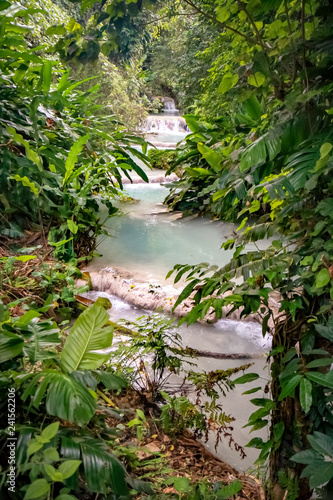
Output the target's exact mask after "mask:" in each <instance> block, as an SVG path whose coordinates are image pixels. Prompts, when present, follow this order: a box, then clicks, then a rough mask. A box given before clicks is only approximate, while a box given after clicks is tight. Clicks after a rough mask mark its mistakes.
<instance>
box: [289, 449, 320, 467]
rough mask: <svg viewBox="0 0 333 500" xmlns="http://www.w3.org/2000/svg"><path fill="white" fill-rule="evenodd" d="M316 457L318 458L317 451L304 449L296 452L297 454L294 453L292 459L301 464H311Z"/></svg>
mask: <svg viewBox="0 0 333 500" xmlns="http://www.w3.org/2000/svg"><path fill="white" fill-rule="evenodd" d="M316 458H318V455H317V453H316V452H315V451H313V450H304V451H301V452H299V453H296V455H293V456H292V457H291V459H290V460H293V461H294V462H297V463H300V464H310V463H311V462H313V461H314V460H315V459H316Z"/></svg>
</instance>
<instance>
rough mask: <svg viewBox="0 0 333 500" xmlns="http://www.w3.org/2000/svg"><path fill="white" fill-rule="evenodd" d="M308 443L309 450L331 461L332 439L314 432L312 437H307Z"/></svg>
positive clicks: (332, 457) (332, 455)
mask: <svg viewBox="0 0 333 500" xmlns="http://www.w3.org/2000/svg"><path fill="white" fill-rule="evenodd" d="M308 441H309V443H310V445H311V448H313V449H314V450H315V451H317V452H318V453H321V454H322V455H323V456H324V457H326V456H327V457H331V459H332V460H333V439H332V438H331V437H330V436H328V435H327V434H324V433H322V432H317V431H315V432H314V433H313V435H312V436H308Z"/></svg>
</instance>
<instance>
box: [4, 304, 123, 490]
mask: <svg viewBox="0 0 333 500" xmlns="http://www.w3.org/2000/svg"><path fill="white" fill-rule="evenodd" d="M1 311H2V317H1V336H2V342H1V346H2V347H1V369H2V371H3V372H2V386H3V388H4V389H5V392H6V393H7V387H8V388H11V390H13V388H15V390H16V411H17V419H18V422H19V419H20V417H23V414H24V413H26V412H27V413H26V414H28V415H30V417H29V418H30V419H33V420H37V421H38V418H40V415H44V417H45V418H49V417H50V415H52V416H55V417H58V418H59V419H62V420H63V421H67V422H71V426H72V428H70V429H68V428H66V427H64V428H63V429H61V428H59V422H54V423H52V424H51V425H49V426H47V427H46V428H44V429H43V430H42V432H41V433H40V434H38V433H35V434H34V437H33V438H32V433H33V428H32V427H31V426H27V427H25V426H22V425H19V424H18V428H19V430H20V431H21V433H20V436H19V440H18V450H17V452H18V471H19V478H18V480H19V481H20V482H22V481H23V484H25V485H26V487H25V488H24V490H25V491H26V493H25V495H26V496H25V497H24V498H34V497H33V496H32V495H34V494H35V493H34V492H35V491H37V488H40V496H41V495H44V496H45V497H46V496H47V495H48V494H49V492H50V491H53V483H54V482H57V483H59V482H60V483H61V482H63V483H65V484H66V485H68V486H70V488H72V489H73V490H75V489H76V487H77V483H78V474H79V475H80V476H81V477H84V478H85V481H86V483H87V487H88V490H89V491H91V492H95V493H104V494H106V493H108V492H110V491H111V490H112V491H113V492H114V493H115V494H117V495H119V496H121V495H124V498H127V497H128V490H127V486H126V481H125V475H126V473H125V470H124V469H123V467H122V466H121V464H120V463H119V462H118V460H117V459H116V458H115V457H114V456H113V455H111V454H110V453H109V451H108V447H107V445H106V444H105V442H104V440H103V439H99V440H98V439H96V438H95V437H94V436H93V435H92V434H90V433H89V432H88V431H82V432H80V430H79V429H78V428H77V426H78V427H82V426H85V425H86V424H87V423H88V422H89V421H90V420H91V419H92V418H93V417H94V415H95V414H96V409H97V393H98V389H96V387H97V385H98V384H100V383H101V384H103V385H104V386H105V387H106V388H112V389H116V390H119V389H122V388H123V387H125V386H126V381H125V380H123V379H122V378H121V377H119V376H116V375H114V374H113V373H112V372H110V371H100V370H97V369H96V368H98V367H100V365H101V362H103V361H105V360H106V359H108V358H109V356H110V355H109V354H106V353H103V355H101V354H99V353H98V351H99V350H102V349H105V347H109V346H110V344H111V342H112V328H111V327H107V328H102V327H103V326H104V324H105V323H106V322H107V321H108V315H107V313H106V311H105V310H104V309H103V308H102V307H101V306H99V305H97V304H94V305H92V306H91V307H90V308H88V309H87V310H85V311H84V312H83V313H82V314H81V316H80V317H79V319H78V320H77V322H76V323H75V325H74V326H73V327H72V329H71V331H70V332H69V333H68V336H67V339H66V341H65V344H64V347H63V349H62V352H61V354H60V355H59V352H58V350H57V349H56V348H57V347H58V346H59V343H60V336H59V333H60V332H59V329H58V328H57V326H56V324H55V323H54V322H52V321H45V320H42V321H40V320H39V316H40V313H39V312H38V311H34V310H30V311H28V312H27V313H25V314H24V315H23V316H21V317H16V318H12V317H10V315H9V313H8V310H6V308H3V309H2V310H1ZM108 332H109V333H108ZM105 334H106V335H105ZM71 346H72V347H71ZM73 346H75V352H74V351H72V350H71V349H72V348H73ZM27 362H28V363H30V365H32V366H33V371H30V372H29V371H28V370H27V369H26V364H27ZM62 368H63V370H64V371H62ZM6 409H7V400H6V394H4V395H3V397H2V398H1V412H2V414H3V412H5V413H6ZM1 439H5V440H6V434H4V435H3V437H2V438H1ZM59 439H60V441H61V446H60V448H59ZM59 462H60V465H59ZM106 463H107V464H109V465H108V467H105V464H106ZM53 464H54V465H53ZM57 464H58V466H56V465H57ZM79 466H80V471H79V473H76V469H77V468H78V467H79ZM3 474H6V470H4V471H3ZM27 474H28V475H29V480H30V483H31V484H30V483H27V482H26V475H27ZM21 475H22V476H24V477H22V478H21ZM74 475H75V478H74ZM41 476H42V477H41ZM72 476H73V477H72ZM4 477H5V476H4ZM2 484H3V482H2ZM28 484H30V485H28ZM69 492H70V489H69V490H68V491H67V492H66V494H68V493H69ZM64 494H65V493H64ZM19 498H23V496H20V497H19ZM43 498H44V497H43Z"/></svg>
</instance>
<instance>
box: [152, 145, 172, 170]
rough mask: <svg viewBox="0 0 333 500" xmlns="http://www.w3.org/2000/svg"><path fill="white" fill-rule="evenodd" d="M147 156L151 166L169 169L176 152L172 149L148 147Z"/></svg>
mask: <svg viewBox="0 0 333 500" xmlns="http://www.w3.org/2000/svg"><path fill="white" fill-rule="evenodd" d="M148 158H149V159H150V161H151V166H152V167H153V168H158V169H160V170H169V168H170V167H171V165H172V164H173V162H174V161H175V160H176V158H177V152H176V151H175V150H174V149H150V150H149V151H148Z"/></svg>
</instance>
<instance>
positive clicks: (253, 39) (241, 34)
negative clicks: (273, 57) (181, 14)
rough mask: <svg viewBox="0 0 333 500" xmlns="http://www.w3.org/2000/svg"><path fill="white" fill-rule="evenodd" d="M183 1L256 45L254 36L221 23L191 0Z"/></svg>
mask: <svg viewBox="0 0 333 500" xmlns="http://www.w3.org/2000/svg"><path fill="white" fill-rule="evenodd" d="M184 2H185V3H187V5H190V6H191V7H192V8H193V9H195V10H196V11H197V13H198V14H202V15H203V16H205V17H206V18H207V19H209V20H210V21H212V22H213V23H215V24H218V25H220V26H222V27H223V28H224V29H227V30H230V31H232V32H233V33H235V34H236V35H239V36H241V37H242V38H245V40H247V41H248V42H249V43H251V44H252V45H257V40H256V39H255V38H252V37H249V36H247V35H245V34H244V33H241V32H240V31H238V30H237V29H235V28H233V27H232V26H229V25H227V24H225V23H222V22H221V21H219V20H218V19H216V17H214V16H211V15H210V14H208V13H207V12H205V11H204V10H202V9H200V8H199V7H197V6H196V5H195V4H194V3H193V2H192V1H191V0H184Z"/></svg>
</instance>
